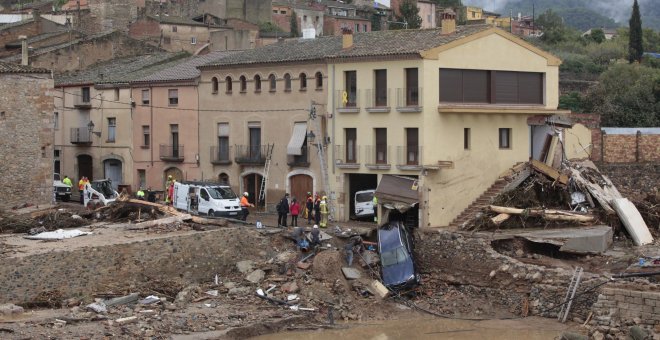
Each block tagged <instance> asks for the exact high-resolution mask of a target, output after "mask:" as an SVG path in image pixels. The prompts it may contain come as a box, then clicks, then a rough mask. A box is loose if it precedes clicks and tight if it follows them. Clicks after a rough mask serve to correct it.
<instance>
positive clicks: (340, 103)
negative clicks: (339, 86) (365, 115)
mask: <svg viewBox="0 0 660 340" xmlns="http://www.w3.org/2000/svg"><path fill="white" fill-rule="evenodd" d="M336 96H337V110H338V111H339V112H352V113H357V112H360V90H356V91H355V92H350V91H344V90H339V91H337V93H336Z"/></svg>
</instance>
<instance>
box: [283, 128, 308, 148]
mask: <svg viewBox="0 0 660 340" xmlns="http://www.w3.org/2000/svg"><path fill="white" fill-rule="evenodd" d="M305 137H307V123H295V124H294V125H293V133H292V134H291V139H290V140H289V145H287V147H286V154H287V155H294V156H300V155H302V147H303V143H305Z"/></svg>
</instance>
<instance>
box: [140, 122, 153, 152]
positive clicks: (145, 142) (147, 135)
mask: <svg viewBox="0 0 660 340" xmlns="http://www.w3.org/2000/svg"><path fill="white" fill-rule="evenodd" d="M150 144H151V131H150V130H149V125H142V146H143V147H144V148H148V147H149V145H150Z"/></svg>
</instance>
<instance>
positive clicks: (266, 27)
mask: <svg viewBox="0 0 660 340" xmlns="http://www.w3.org/2000/svg"><path fill="white" fill-rule="evenodd" d="M259 32H282V29H281V28H280V27H279V26H277V25H275V24H273V23H272V22H270V21H267V22H261V23H259Z"/></svg>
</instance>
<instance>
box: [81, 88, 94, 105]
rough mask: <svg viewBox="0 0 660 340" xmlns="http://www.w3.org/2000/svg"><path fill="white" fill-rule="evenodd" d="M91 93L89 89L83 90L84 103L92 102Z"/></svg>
mask: <svg viewBox="0 0 660 340" xmlns="http://www.w3.org/2000/svg"><path fill="white" fill-rule="evenodd" d="M91 98H92V96H91V92H90V91H89V87H83V88H82V101H83V103H89V101H90V100H91Z"/></svg>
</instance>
